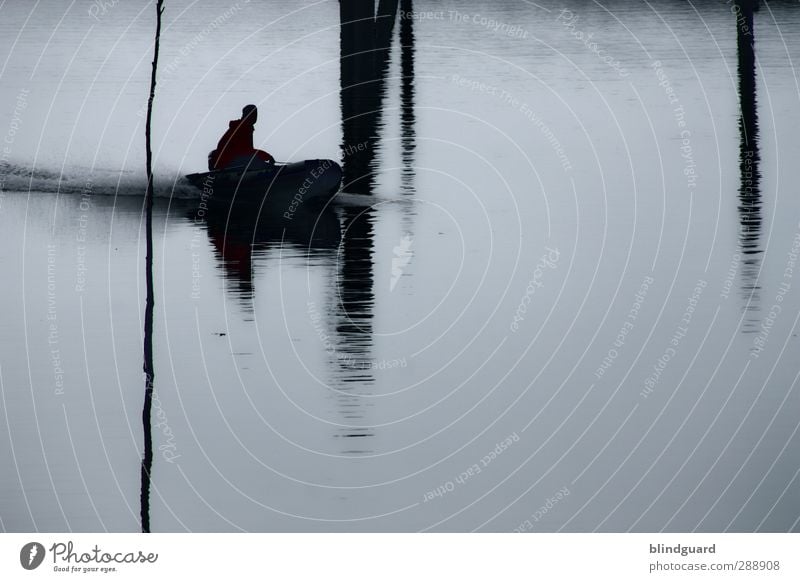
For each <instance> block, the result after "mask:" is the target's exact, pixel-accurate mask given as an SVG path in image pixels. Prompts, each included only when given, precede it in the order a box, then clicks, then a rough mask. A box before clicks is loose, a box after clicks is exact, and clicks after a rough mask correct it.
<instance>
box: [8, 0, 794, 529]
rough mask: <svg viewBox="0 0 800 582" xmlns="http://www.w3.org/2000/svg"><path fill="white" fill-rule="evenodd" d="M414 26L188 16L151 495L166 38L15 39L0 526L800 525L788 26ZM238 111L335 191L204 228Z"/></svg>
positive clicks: (449, 13) (513, 20)
mask: <svg viewBox="0 0 800 582" xmlns="http://www.w3.org/2000/svg"><path fill="white" fill-rule="evenodd" d="M404 5H405V10H406V11H407V10H408V9H409V8H411V9H413V11H414V16H413V18H412V17H408V13H407V12H404V17H403V18H400V19H398V20H397V22H396V23H395V27H394V37H393V40H392V45H391V49H390V51H389V56H388V61H387V68H386V71H385V75H384V77H385V78H384V79H383V81H382V82H381V83H380V85H378V88H376V89H375V90H370V91H368V92H367V93H358V92H357V91H356V90H351V89H348V90H346V91H344V92H343V91H342V90H341V83H340V80H343V78H341V77H340V75H345V73H346V71H345V72H343V71H340V54H341V53H340V51H341V50H342V47H341V46H340V26H339V8H338V3H336V2H315V3H308V4H297V3H294V2H280V1H274V2H263V3H261V2H258V3H257V2H249V3H248V2H244V1H242V2H239V3H237V4H228V3H222V4H219V3H214V2H207V1H205V0H201V1H198V2H177V1H174V2H173V1H168V2H167V12H165V29H164V32H163V38H162V54H161V75H160V78H159V79H160V80H159V83H160V84H159V87H158V95H157V99H156V105H155V117H154V126H153V127H154V140H155V152H154V153H155V158H156V159H155V167H156V180H157V189H158V198H157V200H156V204H155V208H154V210H153V233H154V234H153V242H154V249H155V255H154V270H153V273H154V280H155V289H154V291H155V312H154V314H155V315H154V318H155V319H154V335H153V338H152V339H153V348H154V355H155V356H154V357H155V361H154V366H155V396H154V400H153V403H152V409H151V411H150V418H149V423H150V429H151V431H152V437H153V465H152V470H151V480H150V483H149V487H148V486H145V487H144V492H143V487H142V483H141V480H140V470H141V459H142V455H143V448H144V440H143V438H144V437H143V419H142V405H143V398H144V382H143V378H142V344H143V340H144V337H143V331H142V330H143V327H144V319H143V318H144V303H145V301H144V296H145V279H144V257H145V239H144V235H145V231H144V219H145V214H144V207H143V202H142V194H143V192H144V177H143V168H144V153H143V145H144V141H143V139H144V138H143V123H144V120H143V117H141V116H140V115H139V114H140V113H141V111H142V107H143V105H144V104H145V100H146V93H147V83H148V81H149V67H150V60H151V56H152V47H151V46H150V44H149V43H150V38H151V34H152V29H153V14H152V12H153V10H152V6H150V5H149V4H146V3H143V2H138V1H137V2H120V3H118V4H116V5H114V6H113V7H109V8H107V9H106V10H104V11H99V10H98V9H97V8H95V9H94V12H91V10H92V8H91V7H92V6H93V4H91V3H89V2H77V3H73V4H71V5H69V7H67V6H66V5H64V6H62V5H61V4H58V5H53V4H50V3H45V2H42V3H36V4H35V5H34V4H30V3H23V2H12V3H5V4H4V5H3V6H2V7H1V8H0V16H2V18H0V30H1V31H2V33H0V47H2V51H1V52H0V54H2V55H5V58H4V59H3V60H2V64H1V65H0V76H1V77H2V79H3V83H2V84H0V103H2V106H1V107H0V110H2V113H0V132H2V134H3V136H4V137H5V139H6V141H5V144H4V145H5V146H7V147H6V149H5V150H3V151H4V153H3V158H2V166H0V170H2V178H3V183H4V192H3V197H2V201H1V202H2V204H1V205H0V228H2V232H3V234H4V236H3V238H4V245H3V247H2V250H0V266H2V270H3V272H4V273H5V277H4V284H3V285H2V288H0V298H1V299H2V302H3V305H4V310H3V313H4V316H3V319H2V326H0V402H1V403H2V411H3V412H2V414H0V425H2V431H0V432H1V433H2V434H3V435H4V436H3V437H2V438H0V463H2V466H3V468H4V470H3V471H2V478H0V527H2V528H3V529H4V530H6V531H31V530H42V531H66V530H73V531H95V530H109V531H137V530H139V529H140V528H141V514H142V507H143V500H144V505H145V507H147V503H149V509H147V510H146V511H147V513H148V515H149V519H150V526H151V528H152V530H153V531H184V530H192V531H197V530H201V531H239V530H248V531H308V530H310V531H417V530H434V531H470V530H486V531H510V530H513V529H519V530H525V531H556V530H561V531H592V530H602V531H627V530H636V531H654V530H667V531H691V530H698V531H722V530H731V531H754V530H765V531H788V530H795V531H796V530H798V528H799V527H800V526H799V525H798V519H800V501H798V499H800V482H799V481H798V478H797V477H798V470H800V447H799V446H798V444H800V438H799V437H798V435H797V428H798V423H797V412H798V410H799V408H798V406H800V394H799V393H798V388H797V385H796V382H797V378H798V373H800V365H798V359H797V357H796V354H797V350H798V347H800V339H798V337H797V333H798V331H797V323H798V317H800V266H798V265H800V263H796V260H797V255H798V254H800V197H798V196H797V184H798V180H799V179H800V174H798V166H797V164H796V162H795V161H796V160H797V159H798V157H800V139H798V137H797V135H796V132H797V128H798V127H800V102H798V92H799V91H800V88H799V87H798V81H797V76H796V69H795V68H794V67H795V66H796V64H797V59H798V58H800V10H798V7H797V5H796V3H793V2H764V3H762V8H761V10H760V11H759V12H758V13H756V15H755V23H754V28H753V31H754V32H753V34H751V35H742V34H741V31H740V33H739V34H738V35H737V27H736V19H735V16H734V15H733V14H732V13H731V11H730V8H729V7H728V6H727V5H726V4H724V3H723V2H712V3H706V4H703V5H702V7H698V6H695V7H692V6H691V5H689V4H686V3H683V2H663V3H657V4H648V3H646V2H624V3H623V2H611V3H607V4H605V7H602V6H599V5H597V4H595V3H588V2H571V3H567V4H566V5H564V6H562V5H561V4H558V3H553V2H543V3H541V5H539V6H537V5H535V4H533V3H530V2H522V1H520V2H512V1H509V2H494V3H493V2H473V1H465V2H459V3H457V4H456V3H450V4H446V5H444V6H442V5H440V4H438V3H433V2H419V1H418V2H414V3H413V6H410V3H407V2H404ZM564 9H567V10H568V12H563V11H562V10H564ZM570 14H571V16H570ZM423 16H424V17H423ZM489 19H492V20H494V21H496V22H498V23H501V24H503V25H504V26H502V27H497V28H494V27H493V25H491V24H490V23H489ZM512 25H513V26H516V27H517V28H514V29H512V28H510V26H512ZM590 33H593V36H592V37H591V40H590V41H586V40H581V38H583V39H585V38H586V35H588V34H590ZM737 36H738V38H737ZM751 38H755V53H754V54H753V53H752V51H751V49H750V48H749V47H750V44H749V42H750V39H751ZM592 42H594V43H596V46H595V45H592V44H591V43H592ZM595 51H600V53H599V54H598V52H595ZM603 56H608V57H609V60H611V61H612V64H614V63H616V64H615V65H614V66H611V65H609V64H607V63H606V62H604V61H603V59H602V57H603ZM348 91H351V92H352V95H351V93H349V92H348ZM342 93H344V95H342ZM359 100H360V101H359ZM248 102H253V103H257V104H258V106H259V109H260V111H261V113H260V116H259V123H258V125H257V126H256V134H255V137H256V141H257V142H258V143H260V144H261V145H260V146H259V145H257V147H263V148H264V149H267V150H269V151H270V152H271V153H273V155H275V157H276V158H278V159H281V160H296V159H305V158H333V159H337V160H339V161H340V162H341V163H342V164H343V165H344V167H345V175H346V180H345V182H346V183H345V185H344V190H345V191H346V194H344V195H342V196H341V197H340V199H339V200H338V201H337V202H336V203H334V204H333V205H332V206H331V207H329V208H327V209H326V210H325V211H324V212H319V211H314V210H311V209H307V210H304V209H301V211H300V212H299V213H298V215H297V216H296V217H295V218H294V219H293V220H292V221H291V223H290V224H289V225H288V226H287V225H286V224H285V223H281V222H280V221H276V220H275V217H274V214H270V211H268V210H264V211H263V212H258V209H255V210H249V211H239V212H237V211H233V212H230V213H229V212H228V208H222V207H218V206H212V207H211V208H205V207H201V206H200V204H199V200H198V199H197V194H196V193H195V192H193V191H192V190H191V188H189V187H188V185H187V184H186V183H185V182H184V181H183V179H182V176H183V175H184V174H186V173H189V172H195V171H201V170H203V169H204V166H205V156H206V153H207V152H208V150H209V149H211V147H213V145H214V144H215V143H216V140H217V139H218V137H219V135H220V134H221V133H222V131H223V130H224V129H225V127H226V123H227V121H228V120H229V119H233V118H235V117H237V115H238V113H239V111H240V108H241V106H242V105H243V104H245V103H248ZM343 103H344V105H343ZM353 104H355V105H353ZM359 104H360V105H359ZM343 107H344V110H345V111H349V112H350V113H349V114H347V113H346V114H345V115H344V118H345V121H344V122H343ZM348 107H350V108H353V107H355V109H347V108H348ZM358 107H361V109H358ZM353 111H355V112H356V113H353ZM358 112H360V113H361V115H359V114H358ZM353 115H356V118H355V119H354V118H353ZM365 172H366V173H367V174H369V175H368V176H366V177H365V176H364V174H365Z"/></svg>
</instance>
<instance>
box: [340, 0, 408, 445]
mask: <svg viewBox="0 0 800 582" xmlns="http://www.w3.org/2000/svg"><path fill="white" fill-rule="evenodd" d="M339 7H340V8H339V10H340V13H339V15H340V21H341V32H340V48H341V60H340V72H341V92H340V98H341V107H342V136H343V142H342V152H343V154H344V155H343V163H342V170H343V173H344V181H343V185H342V188H343V190H345V191H347V192H351V193H355V194H361V195H364V196H365V199H364V206H363V207H362V206H358V205H356V206H354V207H345V208H343V209H342V216H343V225H342V227H343V239H342V245H341V248H340V254H339V260H340V264H339V273H338V277H337V301H336V305H335V307H334V308H333V314H332V316H333V320H334V322H335V323H334V324H333V327H334V330H335V338H336V340H335V341H336V358H335V359H336V362H337V363H336V365H335V366H334V383H335V386H334V389H336V390H337V401H338V405H339V407H340V409H341V413H342V415H343V417H344V419H345V420H346V422H345V424H346V425H348V427H347V428H344V429H340V431H339V436H341V437H343V438H347V439H351V438H364V437H371V436H373V432H372V429H370V428H369V426H368V423H367V422H366V421H367V418H366V414H365V413H366V404H367V403H366V402H365V398H363V396H368V395H369V394H368V393H365V392H363V390H364V388H366V387H368V386H369V385H371V384H373V383H374V381H375V378H374V376H373V372H372V345H373V337H372V336H373V329H372V319H373V307H374V303H375V294H374V275H373V260H372V259H373V253H374V232H373V221H374V216H373V210H372V209H371V208H370V205H371V201H370V199H369V198H366V196H371V195H372V194H373V192H374V187H375V172H376V170H377V164H376V161H375V157H376V148H377V146H378V142H379V139H380V135H381V132H382V130H383V127H384V124H383V121H382V119H381V113H382V112H381V108H382V104H383V99H384V96H385V93H386V83H385V80H386V71H387V69H388V63H389V51H390V47H391V38H392V31H393V30H394V23H395V20H396V17H397V8H398V0H393V1H386V0H381V1H380V2H379V3H378V9H377V14H376V13H375V8H374V5H373V3H371V2H370V3H367V2H340V4H339ZM357 390H362V392H356V391H357ZM343 452H345V453H361V452H369V448H368V447H366V446H363V445H358V446H357V447H355V448H354V447H351V446H349V445H345V446H344V450H343Z"/></svg>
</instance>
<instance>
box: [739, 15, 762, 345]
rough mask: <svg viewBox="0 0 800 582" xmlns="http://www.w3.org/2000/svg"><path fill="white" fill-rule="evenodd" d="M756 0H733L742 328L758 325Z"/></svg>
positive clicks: (751, 328)
mask: <svg viewBox="0 0 800 582" xmlns="http://www.w3.org/2000/svg"><path fill="white" fill-rule="evenodd" d="M755 4H756V0H737V2H736V7H737V8H738V14H737V20H736V40H737V52H738V61H739V107H740V113H739V173H740V184H739V250H740V254H741V262H742V282H741V286H742V296H743V298H744V300H745V306H744V309H745V311H747V312H749V314H748V315H746V317H745V321H744V327H743V331H744V332H745V333H753V332H755V331H756V330H757V328H758V325H759V324H758V322H759V316H758V313H757V312H758V310H759V305H760V297H759V292H760V289H761V287H760V285H759V282H758V276H759V272H760V270H761V255H762V253H763V249H762V248H761V220H762V219H761V191H760V189H759V183H760V179H761V174H760V172H759V167H758V166H759V162H760V159H761V157H760V154H759V150H758V110H757V102H756V58H755V30H754V28H753V11H754V8H755Z"/></svg>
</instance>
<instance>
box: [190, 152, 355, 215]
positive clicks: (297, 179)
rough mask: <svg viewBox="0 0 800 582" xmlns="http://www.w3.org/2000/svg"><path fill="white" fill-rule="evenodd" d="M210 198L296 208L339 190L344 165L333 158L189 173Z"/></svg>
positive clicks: (217, 200) (320, 199)
mask: <svg viewBox="0 0 800 582" xmlns="http://www.w3.org/2000/svg"><path fill="white" fill-rule="evenodd" d="M186 179H187V180H189V182H190V183H191V184H192V185H193V186H194V187H196V188H197V189H199V190H200V192H201V193H202V194H201V195H202V198H203V199H204V200H206V201H207V202H215V201H216V202H226V203H230V202H243V203H257V204H260V203H262V202H266V203H269V204H270V205H279V206H286V208H287V210H286V211H287V212H290V213H291V212H294V209H296V208H297V207H298V206H299V205H300V204H303V203H306V202H312V201H314V202H327V201H328V200H330V199H331V198H333V197H334V196H335V195H336V193H337V192H338V191H339V186H340V185H341V183H342V168H341V167H340V166H339V164H337V163H336V162H334V161H333V160H304V161H302V162H292V163H275V164H271V165H268V166H261V165H259V166H255V164H253V165H251V166H247V167H237V168H226V169H224V170H215V171H212V172H202V173H197V174H189V175H188V176H186Z"/></svg>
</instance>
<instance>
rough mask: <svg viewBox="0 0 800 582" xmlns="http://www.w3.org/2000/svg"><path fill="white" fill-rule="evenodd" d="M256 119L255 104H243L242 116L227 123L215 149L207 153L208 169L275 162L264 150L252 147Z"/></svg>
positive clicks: (258, 165) (255, 165)
mask: <svg viewBox="0 0 800 582" xmlns="http://www.w3.org/2000/svg"><path fill="white" fill-rule="evenodd" d="M257 119H258V109H257V108H256V106H255V105H245V106H244V108H243V109H242V118H241V119H234V120H233V121H231V122H230V123H229V124H228V130H227V131H226V132H225V134H224V135H223V136H222V137H221V138H220V140H219V143H218V144H217V149H215V150H214V151H212V152H211V153H210V154H208V169H209V170H224V169H226V168H234V167H235V168H238V167H248V166H249V167H250V168H253V167H261V166H267V165H270V164H273V163H275V159H274V158H273V157H272V156H271V155H270V154H268V153H267V152H265V151H262V150H257V149H255V148H254V147H253V131H254V129H255V128H254V127H253V126H254V125H255V123H256V120H257Z"/></svg>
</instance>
